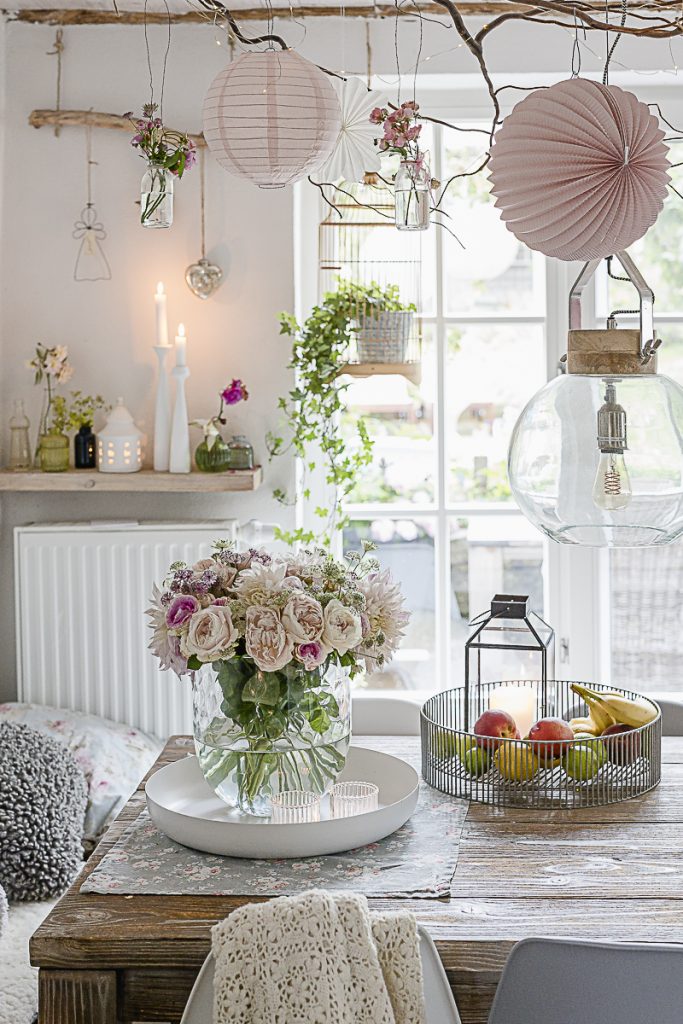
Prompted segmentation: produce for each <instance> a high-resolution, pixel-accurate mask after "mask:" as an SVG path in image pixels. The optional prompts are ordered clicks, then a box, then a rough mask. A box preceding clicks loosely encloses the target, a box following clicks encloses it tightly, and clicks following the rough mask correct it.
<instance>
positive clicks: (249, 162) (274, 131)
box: [203, 50, 341, 188]
mask: <svg viewBox="0 0 683 1024" xmlns="http://www.w3.org/2000/svg"><path fill="white" fill-rule="evenodd" d="M203 120H204V138H205V139H206V142H207V145H208V147H209V149H210V150H211V152H212V153H213V155H214V156H215V157H216V159H217V160H218V163H219V164H220V165H221V166H222V167H225V169H226V170H227V171H230V173H231V174H236V175H238V176H239V177H241V178H247V179H248V180H249V181H253V182H254V184H256V185H259V186H260V187H261V188H282V187H283V186H284V185H291V184H292V182H294V181H297V180H298V179H299V178H303V177H304V176H305V175H306V174H308V173H309V172H310V171H312V170H314V169H315V168H317V167H319V166H320V165H321V164H323V163H324V162H325V161H326V160H327V158H328V157H329V155H330V153H331V152H332V149H333V148H334V145H335V143H336V141H337V138H338V136H339V131H340V128H341V110H340V107H339V100H338V98H337V94H336V92H335V90H334V88H333V86H332V83H331V82H330V80H329V79H328V77H327V76H326V75H325V74H324V73H323V72H322V71H321V70H320V69H319V68H318V67H316V65H315V64H311V62H310V61H308V60H306V59H305V58H304V57H300V56H299V54H298V53H295V52H294V50H265V51H258V52H251V53H245V54H244V55H243V56H242V57H238V59H237V60H235V61H233V62H232V63H231V64H228V66H227V67H226V68H224V69H223V71H221V72H220V73H219V74H218V75H217V76H216V77H215V78H214V80H213V82H212V83H211V86H210V88H209V91H208V93H207V94H206V98H205V100H204V114H203Z"/></svg>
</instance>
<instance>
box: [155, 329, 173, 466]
mask: <svg viewBox="0 0 683 1024" xmlns="http://www.w3.org/2000/svg"><path fill="white" fill-rule="evenodd" d="M154 351H155V352H156V354H157V359H158V361H159V367H158V377H157V402H156V408H155V411H154V468H155V469H156V470H157V472H159V473H167V472H168V466H169V454H170V445H171V400H170V397H169V393H168V374H167V371H166V355H167V353H168V352H170V351H171V346H170V345H155V346H154Z"/></svg>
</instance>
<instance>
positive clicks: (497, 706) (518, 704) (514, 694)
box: [489, 686, 538, 738]
mask: <svg viewBox="0 0 683 1024" xmlns="http://www.w3.org/2000/svg"><path fill="white" fill-rule="evenodd" d="M489 708H490V709H491V710H492V711H493V710H496V711H507V713H508V714H509V715H512V717H513V718H514V720H515V724H516V726H517V728H518V729H519V734H520V736H521V737H522V738H524V737H525V736H526V735H527V733H528V732H529V729H530V728H531V726H532V725H533V724H534V722H535V721H536V719H537V717H538V715H537V714H536V691H535V690H534V689H532V687H530V686H499V687H498V688H497V689H495V690H492V692H491V695H490V697H489Z"/></svg>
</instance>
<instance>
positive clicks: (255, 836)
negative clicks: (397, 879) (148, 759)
mask: <svg viewBox="0 0 683 1024" xmlns="http://www.w3.org/2000/svg"><path fill="white" fill-rule="evenodd" d="M344 779H349V780H351V779H358V780H361V781H363V782H374V783H376V785H378V786H379V808H378V809H377V810H376V811H370V812H368V813H367V814H357V815H354V816H353V817H351V818H330V817H329V800H328V798H327V797H324V798H323V801H322V806H321V821H316V822H310V823H307V824H304V825H279V824H277V825H276V824H272V823H271V822H270V821H269V820H268V819H267V818H256V817H252V816H251V815H248V814H242V813H241V812H240V811H238V810H236V809H235V808H232V807H228V806H227V804H224V803H223V801H222V800H220V799H219V797H217V796H216V794H215V793H214V791H213V790H212V789H211V787H210V786H209V785H208V783H207V782H206V781H205V780H204V776H203V775H202V772H201V769H200V767H199V762H198V761H197V758H196V757H186V758H183V759H182V760H181V761H174V762H173V763H172V764H167V765H166V766H165V767H164V768H160V769H159V771H158V772H156V773H155V774H154V775H153V776H152V777H151V779H149V781H148V782H147V786H146V792H147V807H148V809H149V813H150V816H151V818H152V821H153V822H154V824H155V825H156V826H157V828H158V829H160V830H161V831H162V832H164V833H165V834H166V835H167V836H169V837H170V838H171V839H174V840H175V841H176V842H177V843H182V845H183V846H190V847H192V848H193V849H195V850H202V851H204V852H205V853H217V854H221V855H223V856H226V857H249V858H255V859H258V860H261V859H266V858H270V857H318V856H322V855H323V854H328V853H342V852H343V851H344V850H353V849H355V848H356V847H358V846H366V845H367V844H368V843H375V842H377V840H378V839H384V837H385V836H388V835H391V833H392V832H395V831H396V829H397V828H400V827H401V825H403V824H405V822H406V821H407V820H408V818H409V817H410V815H411V814H412V813H413V811H414V810H415V806H416V804H417V797H418V785H419V779H418V775H417V772H416V771H415V769H414V768H411V767H410V765H409V764H406V762H405V761H401V760H400V758H398V757H392V756H391V755H390V754H381V753H379V751H377V750H366V749H364V748H363V747H351V749H350V750H349V755H348V757H347V760H346V765H345V766H344V771H343V772H342V773H341V775H340V776H339V781H343V780H344Z"/></svg>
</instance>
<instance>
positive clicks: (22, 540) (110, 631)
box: [14, 520, 237, 737]
mask: <svg viewBox="0 0 683 1024" xmlns="http://www.w3.org/2000/svg"><path fill="white" fill-rule="evenodd" d="M236 532H237V524H236V521H234V520H227V521H226V520H222V521H221V522H204V523H200V522H197V523H139V524H138V523H122V524H109V523H97V522H94V523H61V524H42V525H40V526H19V527H17V528H16V529H15V531H14V565H15V602H16V615H17V675H18V688H19V700H22V701H32V702H35V703H38V704H51V705H54V706H55V707H63V708H70V709H71V710H74V711H86V712H89V713H90V714H95V715H103V716H104V717H106V718H112V719H113V720H114V721H116V722H124V723H126V724H127V725H131V726H136V727H137V728H140V729H145V730H148V731H150V732H153V733H156V735H157V736H160V737H166V736H169V735H171V734H173V733H179V732H188V731H190V730H191V723H192V702H191V694H190V685H189V682H188V681H187V680H185V681H183V682H180V680H179V679H178V678H177V677H176V676H175V674H174V673H172V672H161V671H159V669H158V667H157V661H156V658H154V657H153V655H152V654H151V653H150V652H149V651H148V649H147V644H148V642H149V630H148V628H147V618H146V616H145V614H144V612H145V609H146V608H148V607H149V598H150V594H151V592H152V586H153V584H154V583H155V582H156V583H160V582H161V580H162V579H163V578H164V576H165V575H166V572H167V571H168V567H169V565H170V564H171V563H172V562H174V561H177V560H181V559H182V560H183V561H186V562H193V561H195V560H196V559H198V558H205V557H206V556H207V555H209V554H210V553H211V545H212V543H213V541H215V540H217V539H218V538H226V539H234V537H235V536H236Z"/></svg>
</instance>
